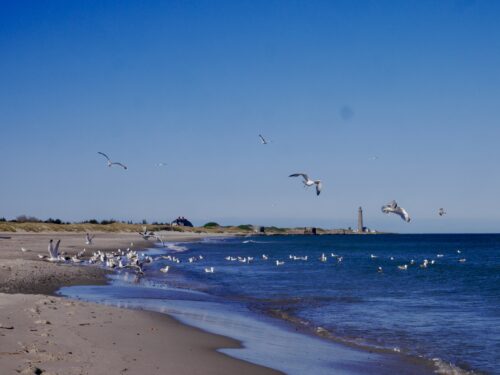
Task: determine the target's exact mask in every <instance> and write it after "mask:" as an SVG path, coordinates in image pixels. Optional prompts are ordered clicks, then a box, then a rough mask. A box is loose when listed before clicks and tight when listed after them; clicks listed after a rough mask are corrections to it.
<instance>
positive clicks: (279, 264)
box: [276, 260, 285, 266]
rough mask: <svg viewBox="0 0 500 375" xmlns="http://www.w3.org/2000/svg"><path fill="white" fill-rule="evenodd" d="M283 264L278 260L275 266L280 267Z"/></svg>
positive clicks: (283, 262)
mask: <svg viewBox="0 0 500 375" xmlns="http://www.w3.org/2000/svg"><path fill="white" fill-rule="evenodd" d="M283 264H285V261H280V260H277V261H276V265H277V266H282V265H283Z"/></svg>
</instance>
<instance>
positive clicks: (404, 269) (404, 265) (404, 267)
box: [398, 264, 408, 271]
mask: <svg viewBox="0 0 500 375" xmlns="http://www.w3.org/2000/svg"><path fill="white" fill-rule="evenodd" d="M398 268H399V269H400V270H401V271H406V270H407V269H408V265H407V264H403V265H402V266H398Z"/></svg>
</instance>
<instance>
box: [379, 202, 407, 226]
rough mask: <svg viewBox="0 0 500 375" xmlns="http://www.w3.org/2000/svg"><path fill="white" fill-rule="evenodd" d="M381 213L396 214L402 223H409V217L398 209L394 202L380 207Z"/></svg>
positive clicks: (402, 210)
mask: <svg viewBox="0 0 500 375" xmlns="http://www.w3.org/2000/svg"><path fill="white" fill-rule="evenodd" d="M382 212H383V213H385V214H396V215H399V216H400V217H401V219H403V220H404V221H406V222H407V223H409V222H410V220H411V219H410V215H408V212H406V210H405V209H404V208H403V207H399V206H398V204H397V203H396V201H392V202H390V203H388V204H386V205H385V206H382Z"/></svg>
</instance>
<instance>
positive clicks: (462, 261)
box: [458, 258, 467, 263]
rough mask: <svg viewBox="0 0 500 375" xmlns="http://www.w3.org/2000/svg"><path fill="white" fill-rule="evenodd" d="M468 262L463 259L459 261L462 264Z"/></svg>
mask: <svg viewBox="0 0 500 375" xmlns="http://www.w3.org/2000/svg"><path fill="white" fill-rule="evenodd" d="M466 260H467V259H465V258H462V259H459V260H458V261H459V262H460V263H465V261H466Z"/></svg>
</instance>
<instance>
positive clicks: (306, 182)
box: [288, 173, 323, 195]
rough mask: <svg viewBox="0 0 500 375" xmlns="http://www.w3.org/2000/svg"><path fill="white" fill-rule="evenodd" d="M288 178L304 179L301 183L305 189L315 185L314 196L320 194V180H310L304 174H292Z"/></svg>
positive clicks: (321, 186)
mask: <svg viewBox="0 0 500 375" xmlns="http://www.w3.org/2000/svg"><path fill="white" fill-rule="evenodd" d="M288 177H302V178H303V179H304V181H302V182H303V183H304V186H305V187H310V186H313V185H316V195H319V193H321V189H322V188H323V184H322V183H321V180H311V179H310V178H309V176H308V175H307V174H305V173H294V174H291V175H290V176H288Z"/></svg>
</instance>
